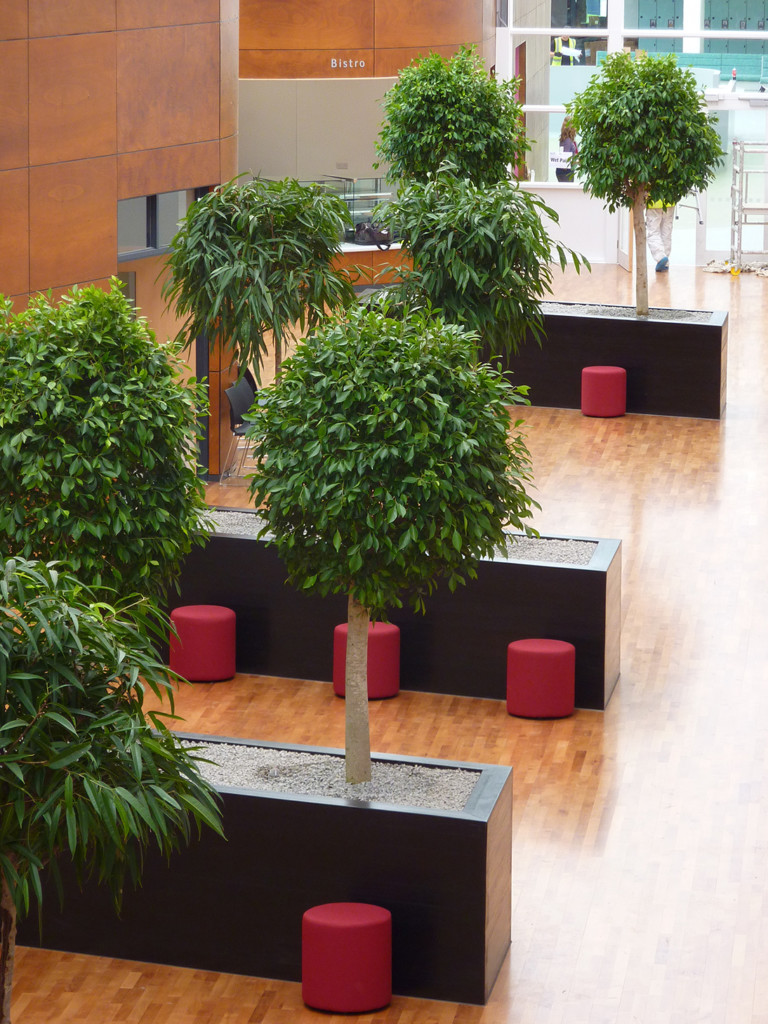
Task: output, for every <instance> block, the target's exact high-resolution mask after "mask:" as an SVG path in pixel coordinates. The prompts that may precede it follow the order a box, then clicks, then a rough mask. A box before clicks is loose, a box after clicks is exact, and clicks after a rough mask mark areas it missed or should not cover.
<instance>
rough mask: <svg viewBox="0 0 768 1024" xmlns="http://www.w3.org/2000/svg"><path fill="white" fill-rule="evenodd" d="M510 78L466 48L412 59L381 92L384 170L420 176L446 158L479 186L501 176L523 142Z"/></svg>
mask: <svg viewBox="0 0 768 1024" xmlns="http://www.w3.org/2000/svg"><path fill="white" fill-rule="evenodd" d="M517 85H518V83H517V82H516V81H500V80H499V79H496V78H491V77H490V76H489V75H488V72H487V70H486V68H485V66H484V64H483V62H482V60H481V58H480V57H479V55H478V54H477V52H476V51H474V50H471V49H468V48H467V47H462V48H461V50H460V51H459V52H458V53H457V54H456V55H455V56H453V57H451V58H450V59H448V60H446V58H444V57H442V56H440V55H439V54H437V53H431V54H429V56H427V57H424V58H419V59H417V60H415V61H414V62H413V63H412V64H410V65H409V67H407V68H404V69H403V70H402V71H401V72H400V74H399V76H398V79H397V82H395V84H394V85H393V86H392V88H391V89H390V90H389V91H388V92H387V94H386V96H385V97H384V114H385V120H384V123H383V124H382V126H381V130H380V133H379V140H378V142H377V152H378V154H379V156H380V157H381V159H382V160H385V161H387V162H388V163H389V164H390V171H389V174H390V177H391V178H393V179H394V180H399V179H409V178H415V179H416V180H418V181H425V180H426V179H427V178H428V177H429V175H430V174H434V173H435V172H436V171H437V170H438V168H439V167H440V166H441V165H442V164H443V163H445V162H446V161H449V162H450V163H451V164H452V165H453V166H454V168H455V169H456V173H457V175H458V176H459V177H466V178H470V179H471V180H472V181H473V182H475V183H476V184H478V185H481V184H492V183H493V182H496V181H501V180H502V179H503V178H506V177H508V174H509V170H508V169H509V167H510V166H511V167H516V166H517V165H518V164H519V163H521V162H522V160H523V158H524V155H525V152H526V150H527V149H528V148H529V147H528V144H527V142H526V139H525V128H524V124H523V117H522V109H521V107H520V105H519V103H518V102H517V98H516V89H517Z"/></svg>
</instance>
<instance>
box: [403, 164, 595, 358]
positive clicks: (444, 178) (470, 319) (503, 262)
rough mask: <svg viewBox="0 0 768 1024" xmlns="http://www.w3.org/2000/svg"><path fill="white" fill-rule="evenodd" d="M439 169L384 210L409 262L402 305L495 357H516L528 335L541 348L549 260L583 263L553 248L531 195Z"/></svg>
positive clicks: (546, 213) (543, 213)
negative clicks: (432, 315)
mask: <svg viewBox="0 0 768 1024" xmlns="http://www.w3.org/2000/svg"><path fill="white" fill-rule="evenodd" d="M453 170H454V169H453V168H451V167H450V166H446V167H443V168H441V169H440V171H439V172H438V173H437V174H435V175H432V176H430V177H429V178H428V179H427V180H426V181H424V182H421V181H410V182H407V183H406V184H405V185H404V186H403V188H402V189H401V190H400V192H399V194H398V195H397V197H396V198H395V199H394V200H393V202H392V203H390V204H388V205H387V206H386V207H385V208H384V209H383V215H385V216H386V217H388V218H391V221H392V223H393V224H396V225H397V228H398V230H399V232H400V235H401V238H402V243H403V248H404V249H405V250H406V251H407V253H408V254H409V256H410V258H411V266H408V265H407V263H406V264H405V265H404V266H403V267H402V268H398V269H399V270H400V274H401V282H402V288H403V290H404V292H405V295H406V296H407V298H408V301H410V302H412V303H420V302H425V301H426V302H429V303H431V304H432V305H433V306H435V307H438V308H440V309H441V310H442V311H443V314H444V315H445V317H446V318H447V319H449V320H451V321H453V322H454V323H457V324H461V325H462V326H464V327H466V328H467V329H469V330H471V331H474V332H476V333H477V335H478V336H479V337H480V339H482V342H483V344H484V346H485V347H486V350H487V351H489V352H492V353H494V354H498V353H500V352H505V351H508V350H510V349H511V350H512V351H517V349H518V347H519V345H520V343H521V342H522V341H523V340H524V339H525V337H526V335H527V333H528V332H529V331H530V332H531V334H532V335H533V336H534V337H535V338H536V339H537V340H538V341H539V342H540V341H541V337H542V336H543V318H542V314H541V307H540V301H541V300H542V299H543V298H544V297H545V296H546V295H547V294H549V293H550V291H551V287H550V286H551V282H552V260H553V258H556V259H557V260H558V261H559V263H560V265H561V267H564V266H565V264H566V262H567V260H568V258H569V257H570V258H571V259H572V260H573V263H574V265H575V266H576V269H577V270H578V269H579V268H580V266H581V264H582V263H584V265H585V266H587V267H588V266H589V264H588V263H587V261H586V260H584V259H583V257H580V256H579V255H578V254H577V253H574V252H572V251H571V250H570V249H567V248H565V247H564V246H562V245H560V244H557V243H554V242H553V241H552V239H551V238H550V236H549V234H548V231H547V228H546V227H545V218H548V219H549V220H550V221H551V222H552V223H554V224H556V223H557V221H558V216H557V213H556V212H555V211H554V210H552V209H550V208H549V207H548V206H546V205H545V203H544V202H543V201H542V199H541V198H540V197H539V196H537V195H535V193H532V192H528V191H526V190H524V189H521V188H520V187H519V186H518V185H517V184H516V183H515V182H513V181H510V180H504V181H498V182H496V183H495V184H492V185H486V186H481V185H479V184H477V183H476V182H474V181H469V180H468V179H466V178H460V177H457V176H456V175H455V174H454V173H453Z"/></svg>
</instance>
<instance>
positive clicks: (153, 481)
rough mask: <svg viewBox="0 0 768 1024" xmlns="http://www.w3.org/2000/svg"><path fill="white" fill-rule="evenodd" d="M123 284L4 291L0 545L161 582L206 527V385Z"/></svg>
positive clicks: (89, 570)
mask: <svg viewBox="0 0 768 1024" xmlns="http://www.w3.org/2000/svg"><path fill="white" fill-rule="evenodd" d="M178 351H179V348H178V346H176V345H174V344H168V345H158V344H157V343H156V341H155V337H154V334H153V333H152V332H151V331H150V330H149V329H148V327H147V325H146V323H145V321H144V320H142V319H137V318H136V317H135V316H134V311H133V309H132V307H131V306H130V304H129V303H128V301H127V300H126V298H125V296H124V295H123V294H122V292H121V290H120V286H119V282H117V281H114V282H113V284H112V288H111V291H109V292H106V293H105V292H103V291H102V290H101V289H99V288H96V287H88V288H83V289H73V290H72V291H71V292H70V293H69V294H68V295H66V296H65V297H64V298H63V300H62V301H61V303H60V304H58V305H53V304H52V303H51V302H50V301H49V300H48V299H46V298H45V297H42V296H39V297H36V298H33V299H32V300H31V301H30V303H29V306H28V308H27V309H26V310H24V311H23V312H21V313H19V314H17V315H15V316H14V315H12V313H11V309H10V303H9V302H7V301H2V302H0V475H1V476H2V480H3V501H2V504H1V505H0V545H1V546H2V549H3V553H4V554H6V555H18V556H21V557H23V558H39V559H42V560H44V561H49V560H52V559H57V560H62V561H67V562H68V563H69V564H70V566H71V567H72V568H73V569H74V570H75V571H76V572H77V574H78V575H79V576H80V577H81V578H82V579H83V580H84V581H85V582H87V583H89V584H91V585H93V586H109V587H113V588H114V589H116V590H119V591H120V592H123V593H125V592H128V593H132V592H134V591H136V592H141V593H149V594H153V595H161V594H162V593H163V592H164V590H165V588H166V586H167V584H168V582H169V580H171V579H172V578H173V575H174V574H175V572H176V570H177V566H178V563H179V561H180V559H181V557H182V556H183V555H185V554H186V553H187V552H188V551H189V550H190V549H191V547H192V545H193V544H194V543H201V542H203V540H204V534H203V532H202V527H201V523H202V516H203V513H204V510H205V508H206V506H205V502H204V498H203V487H202V484H201V482H200V481H199V480H198V478H197V474H196V469H195V466H196V461H197V453H196V431H197V416H198V414H199V412H200V411H201V410H202V406H203V398H202V395H201V393H200V390H199V387H198V386H197V385H196V383H195V381H194V380H192V381H190V382H188V383H184V382H183V381H182V379H181V376H180V373H181V369H182V367H181V363H180V362H179V359H178Z"/></svg>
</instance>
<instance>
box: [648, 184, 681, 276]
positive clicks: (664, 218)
mask: <svg viewBox="0 0 768 1024" xmlns="http://www.w3.org/2000/svg"><path fill="white" fill-rule="evenodd" d="M674 222H675V208H674V206H666V205H665V204H664V203H662V202H658V203H648V204H647V205H646V208H645V232H646V236H647V239H648V248H649V249H650V250H651V256H652V257H653V258H654V260H655V261H656V273H657V274H660V273H663V271H665V270H669V254H670V252H671V251H672V225H673V224H674Z"/></svg>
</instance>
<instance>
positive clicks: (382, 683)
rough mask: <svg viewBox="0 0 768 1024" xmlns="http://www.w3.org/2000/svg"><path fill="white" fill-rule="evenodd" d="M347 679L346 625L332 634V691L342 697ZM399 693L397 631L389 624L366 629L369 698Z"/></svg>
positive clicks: (393, 695)
mask: <svg viewBox="0 0 768 1024" xmlns="http://www.w3.org/2000/svg"><path fill="white" fill-rule="evenodd" d="M346 678H347V623H346V622H344V623H342V624H341V625H340V626H336V628H335V629H334V631H333V692H334V693H335V694H336V696H337V697H343V696H344V694H345V692H346V689H345V683H346ZM399 692H400V628H399V626H393V625H392V623H391V622H371V623H370V624H369V626H368V699H369V700H380V699H382V698H384V697H396V696H397V694H398V693H399Z"/></svg>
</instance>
